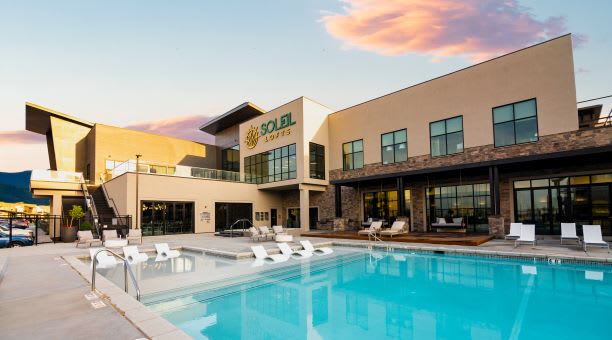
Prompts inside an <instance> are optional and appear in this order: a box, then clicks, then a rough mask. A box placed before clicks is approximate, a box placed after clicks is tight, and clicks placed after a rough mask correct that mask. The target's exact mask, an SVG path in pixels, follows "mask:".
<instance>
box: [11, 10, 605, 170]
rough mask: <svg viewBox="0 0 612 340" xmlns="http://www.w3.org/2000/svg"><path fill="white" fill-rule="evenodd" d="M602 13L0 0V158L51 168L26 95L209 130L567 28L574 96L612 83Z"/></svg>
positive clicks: (78, 111)
mask: <svg viewBox="0 0 612 340" xmlns="http://www.w3.org/2000/svg"><path fill="white" fill-rule="evenodd" d="M610 13H612V1H607V0H583V1H558V0H554V1H553V0H537V1H536V0H499V1H493V0H462V1H460V0H343V1H338V0H308V1H306V0H303V1H298V0H292V1H288V0H257V1H256V0H252V1H246V0H243V1H236V0H224V1H188V0H183V1H156V0H146V1H144V0H143V1H136V0H135V1H125V0H122V1H115V0H104V1H81V0H76V1H63V0H55V1H29V0H18V1H8V0H0V32H1V33H0V38H1V39H0V61H1V62H0V118H1V120H0V121H1V124H0V159H1V160H2V161H1V162H0V171H8V172H14V171H20V170H26V169H47V168H48V167H49V160H48V154H47V149H46V144H45V142H44V138H43V137H42V136H40V135H36V134H34V133H31V132H27V131H24V128H25V109H24V104H25V102H33V103H35V104H38V105H42V106H45V107H48V108H52V109H54V110H57V111H60V112H64V113H67V114H71V115H74V116H77V117H79V118H82V119H85V120H88V121H91V122H99V123H104V124H108V125H115V126H121V127H130V128H134V129H139V130H143V131H150V132H155V133H161V134H167V135H172V136H177V137H182V138H186V139H191V140H196V141H201V142H207V143H211V142H212V141H213V138H211V136H208V135H206V134H204V133H203V132H199V131H198V130H197V127H198V126H200V125H201V124H203V123H204V122H206V121H207V120H208V119H210V118H211V117H214V116H216V115H219V114H222V113H224V112H226V111H228V110H229V109H231V108H233V107H235V106H237V105H239V104H241V103H243V102H245V101H251V102H253V103H255V104H256V105H258V106H260V107H262V108H264V109H272V108H275V107H277V106H279V105H281V104H283V103H286V102H288V101H290V100H292V99H294V98H297V97H299V96H302V95H303V96H307V97H310V98H313V99H315V100H317V101H319V102H321V103H324V104H325V105H327V106H329V107H331V108H334V109H342V108H345V107H348V106H351V105H354V104H357V103H360V102H363V101H366V100H368V99H372V98H375V97H377V96H380V95H384V94H386V93H389V92H392V91H395V90H398V89H401V88H404V87H407V86H410V85H413V84H416V83H419V82H422V81H425V80H428V79H431V78H435V77H437V76H440V75H443V74H446V73H449V72H452V71H455V70H457V69H461V68H464V67H466V66H469V65H472V64H474V63H477V62H480V61H483V60H486V59H490V58H492V57H495V56H498V55H501V54H504V53H508V52H511V51H513V50H517V49H520V48H523V47H526V46H529V45H532V44H535V43H538V42H541V41H544V40H547V39H550V38H554V37H557V36H559V35H562V34H565V33H572V34H573V41H574V47H575V49H574V64H575V65H574V66H575V74H576V86H577V98H578V100H579V101H581V100H585V99H590V98H595V97H600V96H605V95H610V94H612V81H611V79H612V67H610V65H609V59H610V57H609V56H610V55H612V34H611V33H612V25H610V24H609V22H610V18H609V14H610ZM608 104H609V105H610V106H608V107H607V108H606V109H604V110H607V111H609V110H610V107H611V106H612V101H609V103H608Z"/></svg>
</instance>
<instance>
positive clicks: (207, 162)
mask: <svg viewBox="0 0 612 340" xmlns="http://www.w3.org/2000/svg"><path fill="white" fill-rule="evenodd" d="M88 138H89V139H90V140H93V141H94V142H93V143H94V145H95V146H94V150H95V155H94V156H90V158H89V159H90V162H92V172H93V173H95V175H96V176H95V178H96V181H98V180H99V177H100V174H102V173H104V166H105V161H106V160H107V159H111V160H117V161H126V160H130V159H132V160H133V159H136V154H141V155H142V158H141V160H142V161H144V162H152V163H159V164H167V165H175V164H180V165H186V166H194V167H202V168H212V169H214V168H216V166H217V148H216V147H215V146H211V145H205V144H201V143H196V142H191V141H188V140H183V139H178V138H173V137H167V136H161V135H156V134H152V133H147V132H141V131H135V130H129V129H123V128H118V127H114V126H108V125H103V124H96V125H95V126H94V128H93V129H92V132H91V133H90V136H89V137H88Z"/></svg>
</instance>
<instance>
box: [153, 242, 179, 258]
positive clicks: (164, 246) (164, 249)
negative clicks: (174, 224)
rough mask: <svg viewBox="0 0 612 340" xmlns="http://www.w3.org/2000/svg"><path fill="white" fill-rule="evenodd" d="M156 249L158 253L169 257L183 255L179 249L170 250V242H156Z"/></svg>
mask: <svg viewBox="0 0 612 340" xmlns="http://www.w3.org/2000/svg"><path fill="white" fill-rule="evenodd" d="M155 250H156V251H157V254H158V255H161V256H164V257H167V258H174V257H178V256H180V255H181V252H180V251H178V250H170V247H168V243H155Z"/></svg>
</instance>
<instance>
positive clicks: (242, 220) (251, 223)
mask: <svg viewBox="0 0 612 340" xmlns="http://www.w3.org/2000/svg"><path fill="white" fill-rule="evenodd" d="M238 222H242V229H244V222H249V224H250V225H251V227H252V226H253V222H251V220H249V219H248V218H241V219H239V220H236V222H234V223H232V225H231V226H230V237H234V226H235V225H236V224H238Z"/></svg>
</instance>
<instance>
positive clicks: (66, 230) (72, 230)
mask: <svg viewBox="0 0 612 340" xmlns="http://www.w3.org/2000/svg"><path fill="white" fill-rule="evenodd" d="M77 231H79V227H67V226H64V227H62V228H61V229H60V239H61V241H62V242H74V241H76V239H77Z"/></svg>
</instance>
